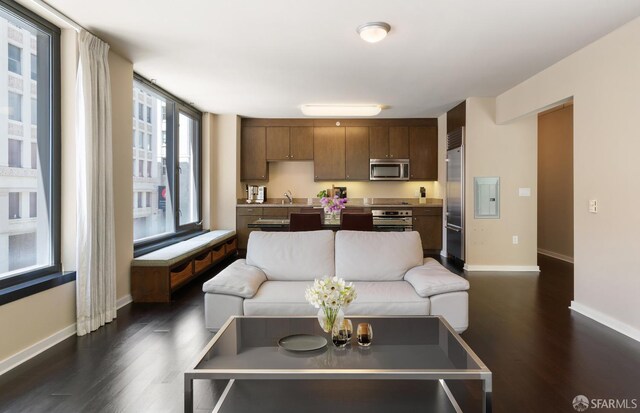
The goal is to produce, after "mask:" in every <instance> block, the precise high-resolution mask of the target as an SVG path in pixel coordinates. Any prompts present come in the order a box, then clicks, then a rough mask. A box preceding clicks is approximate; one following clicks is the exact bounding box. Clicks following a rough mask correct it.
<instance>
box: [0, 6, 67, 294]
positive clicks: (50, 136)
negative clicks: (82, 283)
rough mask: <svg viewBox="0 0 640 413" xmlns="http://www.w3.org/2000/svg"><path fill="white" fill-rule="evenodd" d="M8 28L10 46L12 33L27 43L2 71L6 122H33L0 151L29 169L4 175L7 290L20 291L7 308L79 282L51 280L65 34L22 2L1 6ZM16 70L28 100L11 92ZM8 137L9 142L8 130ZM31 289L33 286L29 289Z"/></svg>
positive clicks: (55, 263) (0, 177)
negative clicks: (60, 285)
mask: <svg viewBox="0 0 640 413" xmlns="http://www.w3.org/2000/svg"><path fill="white" fill-rule="evenodd" d="M0 25H1V26H2V27H3V28H4V29H3V31H2V32H0V36H4V37H3V38H4V39H5V41H6V39H7V33H8V29H7V28H10V30H14V29H15V30H19V31H20V33H22V35H23V39H24V42H23V45H22V46H21V47H17V46H15V45H13V44H8V50H7V56H8V64H7V65H5V66H0V72H1V71H4V73H0V74H1V75H2V78H3V79H5V80H4V82H5V83H4V88H5V89H4V91H3V92H2V93H4V99H6V103H5V105H6V106H7V107H6V108H5V110H3V111H0V118H1V122H0V123H2V124H4V125H5V126H4V127H5V128H6V125H7V123H8V122H9V124H10V122H11V121H17V122H24V123H25V124H24V127H22V128H12V127H11V124H10V126H9V131H10V135H9V137H8V139H6V140H5V141H4V142H7V143H3V145H7V146H4V147H0V153H3V152H4V151H7V150H8V154H7V158H6V159H7V160H6V161H5V162H7V163H6V164H5V165H9V166H10V167H12V168H25V169H26V170H24V171H19V173H16V174H0V211H3V212H4V213H3V214H0V289H6V288H8V287H15V288H13V291H14V292H16V291H18V292H19V293H18V294H14V295H12V296H11V297H7V296H5V295H3V294H0V299H1V300H2V301H0V304H2V303H4V302H8V301H11V300H15V299H17V298H22V297H24V296H26V295H29V294H33V293H34V292H39V291H42V290H44V289H46V288H49V287H51V286H52V285H54V284H53V282H54V281H49V280H52V279H54V278H55V280H57V281H55V282H60V280H64V281H62V282H65V281H67V280H69V279H71V278H70V277H68V276H67V277H50V275H51V274H55V273H59V272H60V271H61V265H60V254H59V244H60V238H59V237H60V231H59V225H60V173H59V170H60V154H59V148H60V133H59V131H60V113H59V110H60V104H59V101H60V96H59V95H58V91H59V90H60V77H59V76H60V73H59V72H60V70H59V69H60V62H59V55H58V50H59V46H60V40H59V37H60V29H58V28H57V27H55V26H54V25H52V24H51V23H49V22H47V21H46V20H44V19H42V18H41V17H39V16H36V15H35V14H33V13H31V12H29V11H28V10H26V9H24V8H23V7H21V6H19V5H18V4H16V3H15V2H4V1H3V2H0ZM9 72H12V77H14V78H15V77H18V78H20V79H21V82H22V84H23V85H25V86H24V90H30V92H28V93H29V94H28V95H25V96H23V95H22V94H20V93H15V92H14V91H11V90H7V89H6V87H7V80H6V79H7V77H8V73H9ZM25 99H28V100H25ZM23 100H25V101H23ZM23 104H24V106H23ZM30 125H33V126H35V127H32V126H30ZM3 133H4V134H5V135H4V136H5V137H6V133H7V130H6V129H5V130H4V131H3ZM17 135H19V136H17ZM0 142H3V139H2V137H0ZM27 145H28V146H27ZM10 188H19V189H10ZM38 212H40V213H38ZM25 218H26V219H25ZM8 220H11V224H10V225H7V223H8ZM3 240H4V241H3ZM44 276H47V278H46V279H45V278H42V277H44ZM23 283H29V285H31V286H32V288H31V287H30V289H29V290H27V289H23V288H21V286H22V285H23ZM21 294H24V295H21ZM4 300H8V301H4Z"/></svg>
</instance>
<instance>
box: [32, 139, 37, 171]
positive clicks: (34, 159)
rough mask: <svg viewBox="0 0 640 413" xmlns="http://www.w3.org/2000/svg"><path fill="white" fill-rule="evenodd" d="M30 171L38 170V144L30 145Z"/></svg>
mask: <svg viewBox="0 0 640 413" xmlns="http://www.w3.org/2000/svg"><path fill="white" fill-rule="evenodd" d="M31 169H38V144H37V143H32V144H31Z"/></svg>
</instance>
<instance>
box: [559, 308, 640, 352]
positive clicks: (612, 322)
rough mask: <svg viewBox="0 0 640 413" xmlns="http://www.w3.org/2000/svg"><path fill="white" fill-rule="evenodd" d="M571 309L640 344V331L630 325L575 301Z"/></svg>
mask: <svg viewBox="0 0 640 413" xmlns="http://www.w3.org/2000/svg"><path fill="white" fill-rule="evenodd" d="M569 309H570V310H572V311H575V312H576V313H579V314H582V315H583V316H585V317H589V318H590V319H592V320H593V321H595V322H598V323H600V324H602V325H603V326H605V327H609V328H610V329H612V330H615V331H617V332H618V333H620V334H624V335H625V336H627V337H630V338H632V339H634V340H636V341H639V342H640V330H638V329H636V328H634V327H632V326H630V325H629V324H626V323H623V322H622V321H620V320H616V319H615V318H613V317H610V316H608V315H606V314H604V313H601V312H600V311H598V310H594V309H593V308H591V307H588V306H586V305H584V304H580V303H577V302H575V301H571V305H570V306H569Z"/></svg>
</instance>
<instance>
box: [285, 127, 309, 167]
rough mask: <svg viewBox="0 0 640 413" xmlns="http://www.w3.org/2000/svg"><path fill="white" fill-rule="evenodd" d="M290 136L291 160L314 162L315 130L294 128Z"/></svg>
mask: <svg viewBox="0 0 640 413" xmlns="http://www.w3.org/2000/svg"><path fill="white" fill-rule="evenodd" d="M289 134H290V135H289V160H292V161H311V160H313V128H312V127H311V126H292V127H291V129H290V132H289Z"/></svg>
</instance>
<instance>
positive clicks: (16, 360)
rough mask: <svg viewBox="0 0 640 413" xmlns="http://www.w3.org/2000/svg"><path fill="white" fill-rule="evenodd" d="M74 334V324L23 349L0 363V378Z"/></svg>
mask: <svg viewBox="0 0 640 413" xmlns="http://www.w3.org/2000/svg"><path fill="white" fill-rule="evenodd" d="M75 333H76V324H75V323H73V324H72V325H70V326H68V327H65V328H63V329H62V330H60V331H58V332H56V333H53V334H52V335H50V336H49V337H46V338H44V339H43V340H40V341H38V342H37V343H35V344H32V345H31V346H29V347H27V348H25V349H24V350H21V351H19V352H17V353H16V354H14V355H13V356H9V357H7V358H6V359H4V360H2V361H0V376H1V375H3V374H4V373H6V372H8V371H9V370H11V369H14V368H16V367H18V366H19V365H20V364H22V363H24V362H26V361H27V360H30V359H32V358H34V357H35V356H37V355H38V354H40V353H42V352H43V351H45V350H48V349H49V348H51V347H53V346H55V345H56V344H58V343H60V342H61V341H63V340H66V339H68V338H69V337H71V336H72V335H74V334H75Z"/></svg>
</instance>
